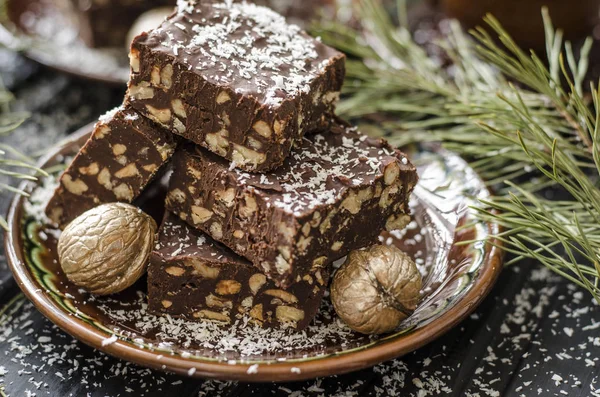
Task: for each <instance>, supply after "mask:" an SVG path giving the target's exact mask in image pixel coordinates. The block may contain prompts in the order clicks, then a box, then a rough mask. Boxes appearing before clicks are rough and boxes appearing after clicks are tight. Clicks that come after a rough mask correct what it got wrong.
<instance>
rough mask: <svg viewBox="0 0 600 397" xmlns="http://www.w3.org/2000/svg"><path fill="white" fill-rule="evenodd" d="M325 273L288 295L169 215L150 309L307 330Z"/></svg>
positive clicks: (151, 274)
mask: <svg viewBox="0 0 600 397" xmlns="http://www.w3.org/2000/svg"><path fill="white" fill-rule="evenodd" d="M328 281H329V272H328V270H327V269H322V270H321V271H317V272H315V274H313V275H312V276H308V275H307V276H305V277H304V279H302V280H300V281H299V282H297V283H294V284H292V285H291V286H290V288H288V289H287V290H282V289H278V288H277V287H276V286H275V284H274V283H273V281H271V280H268V279H267V277H266V276H265V275H264V274H262V273H260V272H259V271H257V269H256V268H255V267H254V266H252V264H251V263H250V262H248V261H247V260H245V259H243V258H241V257H239V256H237V255H236V254H234V253H233V252H231V251H230V250H229V249H227V248H226V247H224V246H222V245H221V244H219V243H217V242H215V241H214V240H213V239H211V238H210V237H208V236H207V235H205V234H204V233H202V232H201V231H199V230H197V229H193V228H191V227H190V226H188V225H187V224H185V223H184V222H183V221H182V220H180V219H179V218H178V217H176V216H175V215H172V214H168V213H167V214H166V215H165V219H164V221H163V224H162V226H161V229H160V231H159V237H158V245H157V247H156V250H155V251H154V252H153V254H152V257H151V260H150V267H149V268H148V306H149V309H150V311H152V312H154V313H157V314H170V315H173V316H181V317H186V318H189V319H211V320H218V321H223V322H226V323H233V322H235V321H236V319H238V318H239V319H241V318H242V317H243V316H245V315H247V316H249V317H250V319H251V320H252V321H253V322H255V323H257V324H260V325H262V326H265V327H280V326H292V327H294V328H296V329H298V330H301V329H303V328H305V327H306V326H308V325H309V324H310V322H311V321H312V319H313V318H314V316H315V315H316V313H317V312H318V310H319V306H320V303H321V299H322V298H323V294H324V293H325V290H326V288H327V282H328Z"/></svg>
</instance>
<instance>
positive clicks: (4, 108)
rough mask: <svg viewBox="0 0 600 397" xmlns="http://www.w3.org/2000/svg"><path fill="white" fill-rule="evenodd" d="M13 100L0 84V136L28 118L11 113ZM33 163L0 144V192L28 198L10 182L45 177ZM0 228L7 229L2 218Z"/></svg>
mask: <svg viewBox="0 0 600 397" xmlns="http://www.w3.org/2000/svg"><path fill="white" fill-rule="evenodd" d="M13 99H14V97H13V95H12V93H10V92H9V91H7V90H6V89H5V88H4V85H3V84H2V82H0V136H1V135H6V134H9V133H12V132H13V131H14V130H15V129H16V128H18V127H19V126H20V125H21V124H22V123H23V122H24V121H25V120H26V119H27V117H29V115H28V114H27V113H23V112H13V111H11V108H10V104H11V102H12V101H13ZM34 161H35V160H34V159H32V158H30V157H29V156H26V155H25V154H23V153H21V152H20V151H18V150H17V149H15V148H13V147H11V146H9V145H6V144H0V176H3V178H2V182H0V192H9V193H14V194H18V195H22V196H28V193H27V192H26V191H24V190H22V189H19V188H16V187H14V186H13V185H12V183H11V182H14V181H16V182H19V181H37V179H38V176H39V175H43V176H47V175H48V173H47V172H46V171H44V170H41V169H39V168H38V167H36V166H35V164H34ZM0 227H2V228H3V229H5V230H6V229H7V228H8V225H7V223H6V220H5V219H4V218H3V217H0Z"/></svg>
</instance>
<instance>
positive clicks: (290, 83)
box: [127, 1, 345, 172]
mask: <svg viewBox="0 0 600 397" xmlns="http://www.w3.org/2000/svg"><path fill="white" fill-rule="evenodd" d="M182 3H183V4H184V5H185V4H188V6H187V7H185V6H180V7H179V12H177V13H176V14H174V15H172V16H171V17H169V18H168V19H167V20H166V21H165V22H164V23H163V24H162V25H161V26H159V27H158V28H157V29H155V30H154V31H152V32H150V33H143V34H141V35H140V36H138V37H137V38H136V39H135V40H134V42H133V44H132V47H131V53H130V60H131V80H130V82H129V89H128V94H127V100H128V101H129V103H130V104H131V105H132V106H133V107H134V108H135V109H137V110H138V111H139V112H140V113H142V114H143V115H144V116H146V117H148V118H150V119H152V120H154V121H156V122H158V123H160V124H162V125H164V126H166V127H168V128H170V129H171V131H173V132H174V133H176V134H179V135H181V136H183V137H185V138H187V139H188V140H191V141H193V142H195V143H197V144H199V145H202V146H203V147H205V148H207V149H209V150H210V151H212V152H213V153H216V154H218V155H219V156H222V157H224V158H226V159H228V160H231V161H233V162H234V163H235V165H236V166H237V167H239V168H241V169H244V170H246V171H257V172H264V171H268V170H272V169H275V168H277V167H278V166H280V165H281V164H282V163H283V161H284V160H285V158H286V157H287V156H288V155H289V152H290V150H291V148H292V146H293V145H294V143H296V142H299V141H300V140H301V139H302V136H303V135H304V134H305V133H307V132H313V131H324V130H326V129H328V127H329V125H330V123H331V119H332V117H331V116H332V115H333V113H334V108H335V104H336V102H337V99H338V97H339V91H340V89H341V87H342V82H343V80H344V74H345V66H344V65H345V57H344V55H343V54H342V53H340V52H338V51H336V50H334V49H332V48H330V47H327V46H325V45H324V44H322V43H321V42H320V41H318V40H316V39H314V38H312V37H310V36H308V35H307V34H306V33H305V32H303V31H302V30H301V29H300V28H299V27H297V26H296V25H289V24H287V23H286V21H285V19H284V18H283V17H282V16H280V15H279V14H277V13H275V12H274V11H272V10H270V9H268V8H265V7H261V6H257V5H255V4H250V3H246V2H239V3H238V2H233V3H231V2H229V3H230V4H227V2H225V3H222V2H218V1H217V2H214V1H213V2H211V1H202V2H199V4H197V5H195V6H192V5H190V3H189V2H185V1H183V2H182Z"/></svg>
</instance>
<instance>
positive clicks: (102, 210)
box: [58, 203, 156, 295]
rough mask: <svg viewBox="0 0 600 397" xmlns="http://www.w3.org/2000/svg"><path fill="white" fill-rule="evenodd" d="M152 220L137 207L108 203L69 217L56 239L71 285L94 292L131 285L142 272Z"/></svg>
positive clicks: (150, 241)
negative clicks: (69, 219)
mask: <svg viewBox="0 0 600 397" xmlns="http://www.w3.org/2000/svg"><path fill="white" fill-rule="evenodd" d="M155 235H156V222H154V219H152V217H150V216H149V215H148V214H146V213H144V212H143V211H142V210H140V209H139V208H137V207H134V206H132V205H129V204H124V203H110V204H104V205H101V206H98V207H96V208H93V209H91V210H89V211H86V212H85V213H83V214H82V215H80V216H79V217H77V218H76V219H75V220H73V221H72V222H71V223H70V224H69V225H68V226H67V227H66V228H65V230H64V231H63V232H62V234H61V236H60V238H59V240H58V258H59V260H60V265H61V267H62V269H63V271H64V272H65V275H66V276H67V278H68V279H69V281H71V282H72V283H73V284H75V285H77V286H79V287H82V288H83V289H85V290H87V291H88V292H91V293H93V294H97V295H109V294H114V293H117V292H120V291H123V290H124V289H126V288H128V287H129V286H131V285H132V284H133V283H135V282H136V281H137V280H138V279H139V278H140V277H141V276H142V275H143V274H144V272H145V271H146V265H147V263H148V260H149V257H150V254H151V252H152V249H153V248H154V239H155Z"/></svg>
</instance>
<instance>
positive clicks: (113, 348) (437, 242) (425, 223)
mask: <svg viewBox="0 0 600 397" xmlns="http://www.w3.org/2000/svg"><path fill="white" fill-rule="evenodd" d="M90 131H91V126H87V127H84V128H83V129H82V130H80V131H79V132H78V133H76V134H75V135H74V136H73V137H72V139H71V140H70V141H68V142H67V143H66V144H64V145H63V146H61V147H59V148H57V149H56V150H54V151H52V152H51V154H50V155H49V156H48V157H46V158H45V159H44V160H42V162H41V165H42V166H43V167H46V168H48V169H54V170H57V169H60V168H61V164H64V163H65V162H66V161H68V159H69V157H70V156H71V155H72V154H73V153H75V152H76V150H77V149H78V148H79V147H80V146H81V145H82V144H83V142H85V140H86V138H87V137H88V136H89V134H90ZM411 158H412V159H413V161H414V162H415V164H417V165H418V168H419V175H420V182H419V185H418V186H417V188H416V189H415V192H414V194H413V198H412V203H411V207H412V213H413V221H412V222H411V224H410V225H409V226H408V227H407V229H405V230H404V231H402V232H394V233H392V234H385V235H383V236H382V237H381V240H382V243H384V244H396V245H398V246H399V247H400V248H401V249H403V250H405V251H406V252H407V253H409V254H410V255H411V256H412V257H413V258H414V260H415V262H416V263H417V265H418V267H419V270H420V271H421V273H422V274H423V279H424V288H423V291H422V298H421V302H420V303H419V305H418V308H417V310H416V311H415V312H414V313H413V314H412V315H411V316H410V317H409V318H407V319H406V320H405V321H403V322H402V323H401V324H400V325H399V327H398V328H397V330H396V331H395V332H393V333H390V334H387V335H381V336H365V335H359V334H357V333H354V332H352V331H351V330H350V329H349V328H347V327H346V326H345V325H344V324H343V323H342V322H341V321H340V320H339V319H338V318H337V316H336V315H335V312H334V311H333V309H332V305H331V303H330V301H329V299H328V298H325V299H324V301H323V304H322V306H321V308H320V311H319V314H318V315H317V317H316V319H315V320H314V321H313V323H312V325H311V326H309V328H308V329H307V330H305V331H303V332H295V331H293V330H291V329H286V330H268V329H262V328H258V327H256V326H253V325H249V324H246V323H245V322H244V321H243V320H239V321H238V322H237V323H236V324H234V325H233V326H227V327H224V326H219V325H218V324H216V323H212V322H210V321H205V322H192V321H187V320H184V319H178V318H171V317H157V316H154V315H152V314H150V313H148V312H147V311H146V297H145V285H144V282H145V280H143V279H142V280H140V282H138V283H137V284H135V285H134V286H133V287H131V288H129V289H128V290H126V291H125V292H123V293H121V294H119V295H115V296H111V297H95V296H91V295H89V294H87V293H86V292H85V291H83V290H79V289H78V288H76V287H75V286H73V285H72V284H70V283H69V282H68V281H67V279H66V278H65V276H64V274H63V273H62V271H61V270H60V266H59V265H58V261H57V259H56V242H57V236H58V233H59V232H58V231H57V230H55V229H53V228H52V227H51V226H48V225H47V224H45V223H44V221H43V216H42V214H43V203H44V201H45V200H47V198H48V194H49V193H50V192H51V189H52V187H53V184H55V180H56V176H51V177H49V178H47V179H45V180H43V181H42V182H41V183H40V184H38V185H33V184H31V183H30V184H29V185H25V186H24V188H26V189H29V190H30V191H32V193H31V197H30V198H29V199H26V198H22V197H17V198H15V199H14V201H13V202H12V205H11V207H10V210H9V214H8V222H9V225H10V231H9V232H8V233H6V238H5V246H6V254H7V257H8V263H9V265H10V268H11V270H12V272H13V274H14V277H15V279H16V281H17V283H18V285H19V286H20V287H21V289H22V290H23V292H24V293H25V294H26V295H27V296H28V298H29V299H30V300H31V301H32V302H33V303H34V304H35V306H36V307H37V308H38V309H39V310H40V311H41V312H42V314H44V315H45V316H46V317H47V318H49V319H50V320H51V321H52V322H54V323H55V324H56V325H58V326H59V327H60V328H62V329H63V330H65V331H66V332H68V333H69V334H71V335H72V336H74V337H75V338H77V339H79V340H80V341H82V342H84V343H87V344H88V345H90V346H93V347H94V348H96V349H99V350H102V351H104V352H106V353H109V354H112V355H114V356H116V357H119V358H122V359H124V360H128V361H132V362H135V363H138V364H140V365H143V366H147V367H150V368H155V369H161V370H165V371H172V372H176V373H180V374H187V375H189V376H195V377H203V378H217V379H233V380H242V381H252V382H256V381H293V380H301V379H308V378H314V377H318V376H328V375H333V374H341V373H345V372H350V371H355V370H358V369H361V368H365V367H369V366H373V365H375V364H377V363H380V362H382V361H386V360H390V359H393V358H395V357H399V356H402V355H403V354H406V353H409V352H411V351H413V350H415V349H418V348H419V347H421V346H423V345H425V344H427V343H428V342H431V341H432V340H434V339H436V338H437V337H439V336H440V335H442V334H443V333H444V332H447V331H448V330H449V329H450V328H452V327H454V326H455V325H457V324H458V323H459V322H460V321H461V320H462V319H464V318H465V317H466V316H468V315H469V314H470V313H471V312H472V311H473V310H474V309H475V308H476V307H477V305H478V304H479V303H480V302H481V300H482V299H483V298H484V297H485V295H486V294H487V293H488V292H489V291H490V289H491V288H492V286H493V284H494V282H495V280H496V278H497V276H498V274H499V273H500V271H501V269H502V254H501V250H499V249H498V248H497V247H496V244H491V243H490V242H491V239H492V238H493V237H491V236H493V235H495V234H497V233H498V232H499V230H498V227H497V226H496V225H493V224H486V223H482V222H479V221H477V220H476V219H475V218H474V216H473V209H472V208H471V206H473V205H476V204H477V199H478V198H485V197H488V196H489V191H488V190H487V189H486V187H485V186H484V184H483V182H482V181H481V179H480V178H479V177H478V176H477V174H476V173H475V172H474V171H473V170H472V169H471V168H469V167H468V166H467V164H466V163H465V162H464V161H463V160H462V159H461V158H460V157H459V156H457V155H455V154H453V153H449V152H445V151H441V150H439V149H433V150H425V149H420V150H417V151H415V152H414V153H412V154H411ZM150 190H152V189H150ZM147 194H150V193H147ZM157 200H159V199H158V198H157V199H154V200H153V198H152V197H146V198H145V199H144V200H143V201H145V202H152V201H154V202H157ZM486 240H487V241H488V243H486V242H485V241H486ZM493 243H497V242H496V241H494V242H493Z"/></svg>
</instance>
